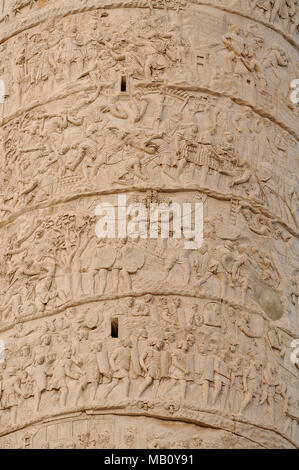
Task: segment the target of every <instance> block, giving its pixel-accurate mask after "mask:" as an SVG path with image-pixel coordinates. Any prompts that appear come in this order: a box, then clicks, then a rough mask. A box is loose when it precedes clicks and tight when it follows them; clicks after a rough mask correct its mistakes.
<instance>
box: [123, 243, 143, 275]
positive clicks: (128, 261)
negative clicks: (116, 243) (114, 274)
mask: <svg viewBox="0 0 299 470" xmlns="http://www.w3.org/2000/svg"><path fill="white" fill-rule="evenodd" d="M144 261H145V258H144V254H143V252H142V251H141V250H139V249H138V248H135V247H128V248H126V250H125V252H124V254H123V268H124V269H125V270H126V271H127V272H128V273H136V272H137V271H138V269H141V268H142V266H143V265H144Z"/></svg>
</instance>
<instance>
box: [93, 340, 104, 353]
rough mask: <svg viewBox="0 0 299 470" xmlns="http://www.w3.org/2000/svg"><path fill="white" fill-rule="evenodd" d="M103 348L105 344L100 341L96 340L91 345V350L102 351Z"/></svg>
mask: <svg viewBox="0 0 299 470" xmlns="http://www.w3.org/2000/svg"><path fill="white" fill-rule="evenodd" d="M102 349H103V344H102V343H101V342H100V341H96V342H94V343H92V344H91V345H90V351H91V352H94V353H98V352H101V351H102Z"/></svg>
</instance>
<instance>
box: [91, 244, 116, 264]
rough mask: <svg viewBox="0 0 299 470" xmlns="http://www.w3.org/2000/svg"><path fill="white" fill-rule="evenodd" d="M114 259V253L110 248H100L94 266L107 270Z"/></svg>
mask: <svg viewBox="0 0 299 470" xmlns="http://www.w3.org/2000/svg"><path fill="white" fill-rule="evenodd" d="M115 259H116V252H115V250H114V249H113V248H111V247H110V246H109V247H108V246H107V247H104V248H100V249H99V250H98V251H97V260H96V263H95V264H96V266H97V268H98V269H109V268H111V266H112V265H113V263H114V262H115Z"/></svg>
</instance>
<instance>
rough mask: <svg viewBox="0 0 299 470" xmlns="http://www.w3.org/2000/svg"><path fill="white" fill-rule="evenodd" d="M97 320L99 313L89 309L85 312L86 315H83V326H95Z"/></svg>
mask: <svg viewBox="0 0 299 470" xmlns="http://www.w3.org/2000/svg"><path fill="white" fill-rule="evenodd" d="M98 321H99V314H98V312H95V311H92V310H91V311H90V312H87V314H86V316H85V322H84V323H85V326H87V327H88V328H90V329H92V328H96V327H97V325H98Z"/></svg>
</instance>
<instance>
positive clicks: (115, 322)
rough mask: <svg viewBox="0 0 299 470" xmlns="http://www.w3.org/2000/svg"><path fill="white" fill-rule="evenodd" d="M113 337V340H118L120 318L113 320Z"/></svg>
mask: <svg viewBox="0 0 299 470" xmlns="http://www.w3.org/2000/svg"><path fill="white" fill-rule="evenodd" d="M111 336H112V338H118V318H112V319H111Z"/></svg>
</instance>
